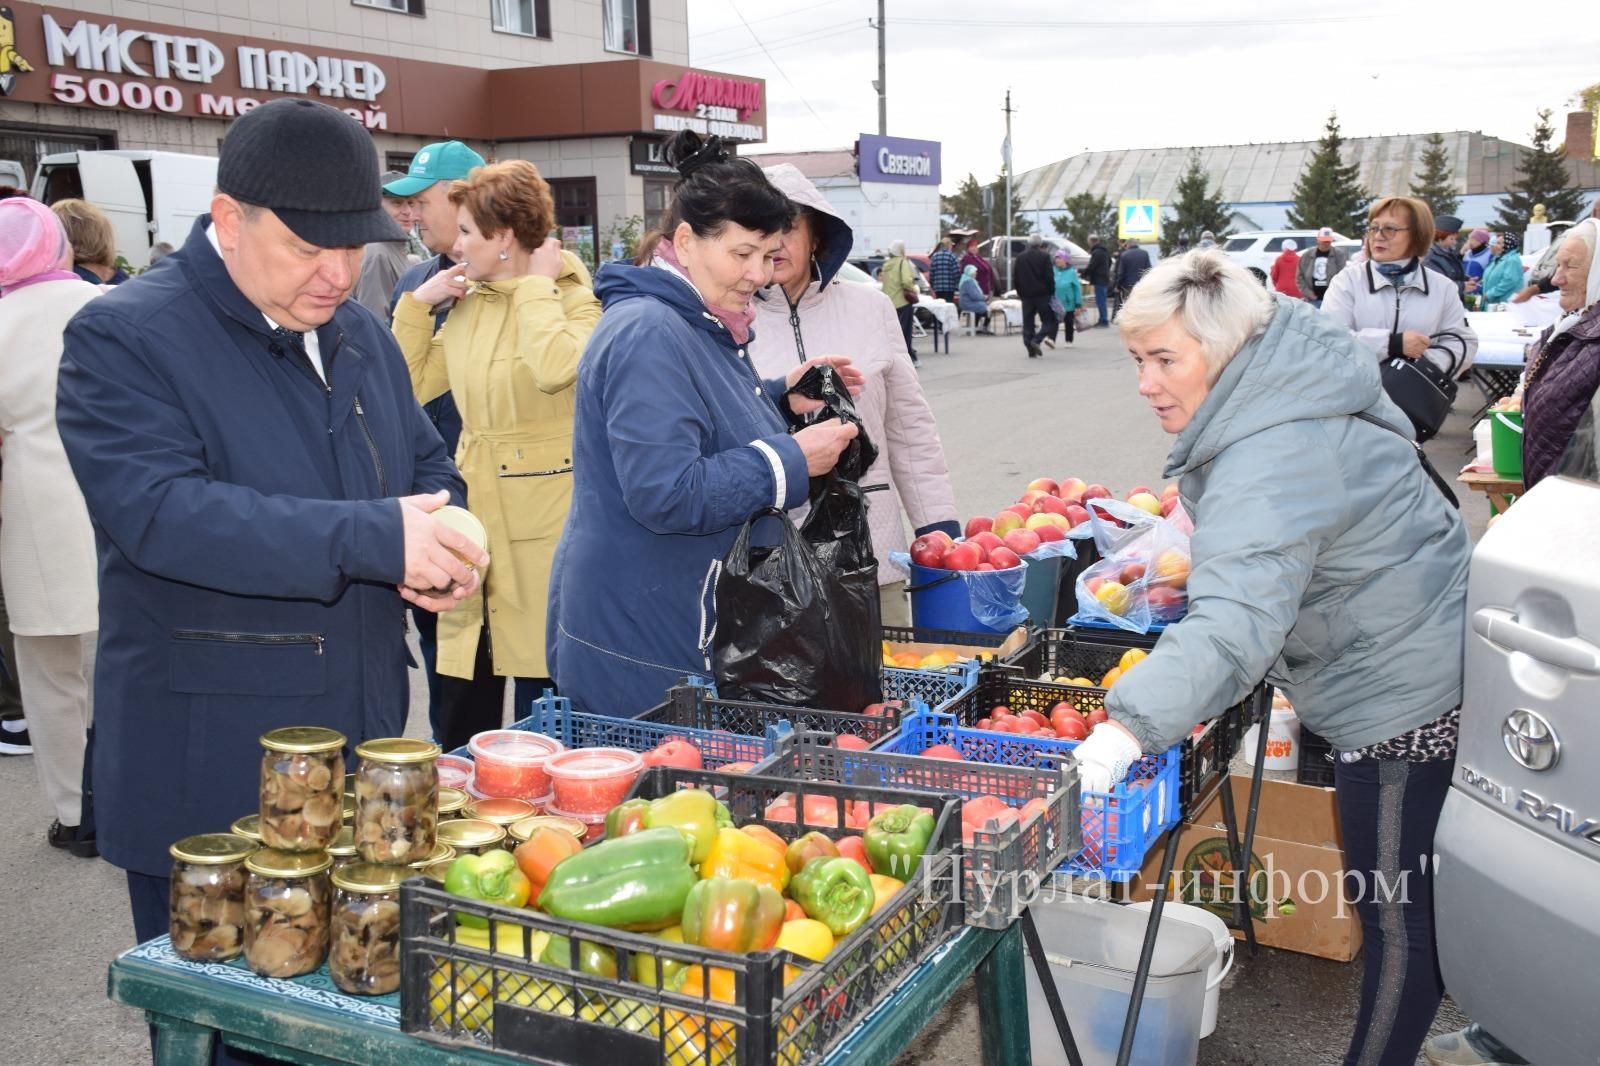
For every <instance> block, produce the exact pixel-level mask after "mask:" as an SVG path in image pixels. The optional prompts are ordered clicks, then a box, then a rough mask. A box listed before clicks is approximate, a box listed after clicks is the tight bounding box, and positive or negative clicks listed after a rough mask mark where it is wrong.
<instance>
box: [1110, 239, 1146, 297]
mask: <svg viewBox="0 0 1600 1066" xmlns="http://www.w3.org/2000/svg"><path fill="white" fill-rule="evenodd" d="M1149 269H1150V253H1149V252H1147V251H1145V250H1144V249H1143V248H1141V247H1139V242H1138V241H1133V240H1130V241H1129V242H1128V246H1127V247H1126V248H1124V249H1123V250H1122V254H1121V255H1119V256H1117V306H1118V307H1121V306H1122V301H1123V300H1126V299H1127V298H1128V293H1130V292H1132V291H1133V287H1134V286H1135V285H1137V284H1139V279H1140V278H1142V277H1144V276H1145V273H1146V272H1147V271H1149Z"/></svg>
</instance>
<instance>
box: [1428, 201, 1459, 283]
mask: <svg viewBox="0 0 1600 1066" xmlns="http://www.w3.org/2000/svg"><path fill="white" fill-rule="evenodd" d="M1460 236H1461V220H1460V219H1459V218H1457V217H1456V216H1454V215H1435V216H1433V247H1431V248H1429V249H1428V258H1427V259H1425V260H1423V262H1422V265H1423V266H1425V267H1427V268H1428V269H1429V270H1437V271H1438V272H1439V273H1441V274H1443V275H1444V276H1445V277H1447V278H1449V279H1450V280H1451V281H1453V282H1454V283H1455V286H1456V295H1457V296H1460V295H1462V294H1463V293H1465V292H1466V291H1467V269H1466V266H1465V265H1464V264H1463V263H1462V262H1461V253H1460V252H1458V251H1456V239H1457V238H1458V237H1460Z"/></svg>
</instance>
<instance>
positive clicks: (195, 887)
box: [168, 833, 256, 962]
mask: <svg viewBox="0 0 1600 1066" xmlns="http://www.w3.org/2000/svg"><path fill="white" fill-rule="evenodd" d="M168 850H169V851H170V852H171V853H172V884H171V896H170V902H171V908H170V911H169V915H170V924H169V931H170V932H171V934H172V950H173V951H176V952H177V953H178V954H179V955H181V956H183V957H184V958H186V959H189V960H191V961H194V962H226V961H228V960H229V959H234V958H238V957H239V954H240V953H241V952H243V951H244V922H245V910H244V885H245V877H246V875H245V869H244V863H245V860H246V859H248V858H249V857H250V853H251V852H253V851H255V850H256V843H255V841H253V840H250V839H249V838H247V837H242V836H238V835H237V834H234V833H202V834H201V835H199V836H192V837H184V838H183V839H182V840H180V841H178V842H177V843H176V844H174V845H172V847H171V848H169V849H168Z"/></svg>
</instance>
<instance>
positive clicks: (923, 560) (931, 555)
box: [911, 533, 945, 570]
mask: <svg viewBox="0 0 1600 1066" xmlns="http://www.w3.org/2000/svg"><path fill="white" fill-rule="evenodd" d="M944 552H945V545H943V544H941V543H939V541H938V540H936V539H934V537H933V535H932V534H931V533H930V534H929V535H928V536H926V537H918V538H917V539H916V540H914V541H912V542H911V561H912V562H913V563H915V564H916V565H918V566H926V567H931V568H932V569H935V570H937V569H939V567H940V566H942V565H943V561H944Z"/></svg>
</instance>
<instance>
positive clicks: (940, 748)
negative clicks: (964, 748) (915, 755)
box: [922, 744, 966, 762]
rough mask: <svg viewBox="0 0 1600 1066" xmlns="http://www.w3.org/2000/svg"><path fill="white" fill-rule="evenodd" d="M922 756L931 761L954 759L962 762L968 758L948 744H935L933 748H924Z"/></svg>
mask: <svg viewBox="0 0 1600 1066" xmlns="http://www.w3.org/2000/svg"><path fill="white" fill-rule="evenodd" d="M922 754H923V756H924V757H925V758H929V759H954V760H956V761H957V762H961V761H963V760H964V759H965V758H966V756H964V755H962V754H961V753H960V752H959V751H957V750H956V749H955V748H952V747H951V746H950V745H948V744H935V745H933V747H931V748H923V749H922Z"/></svg>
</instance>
